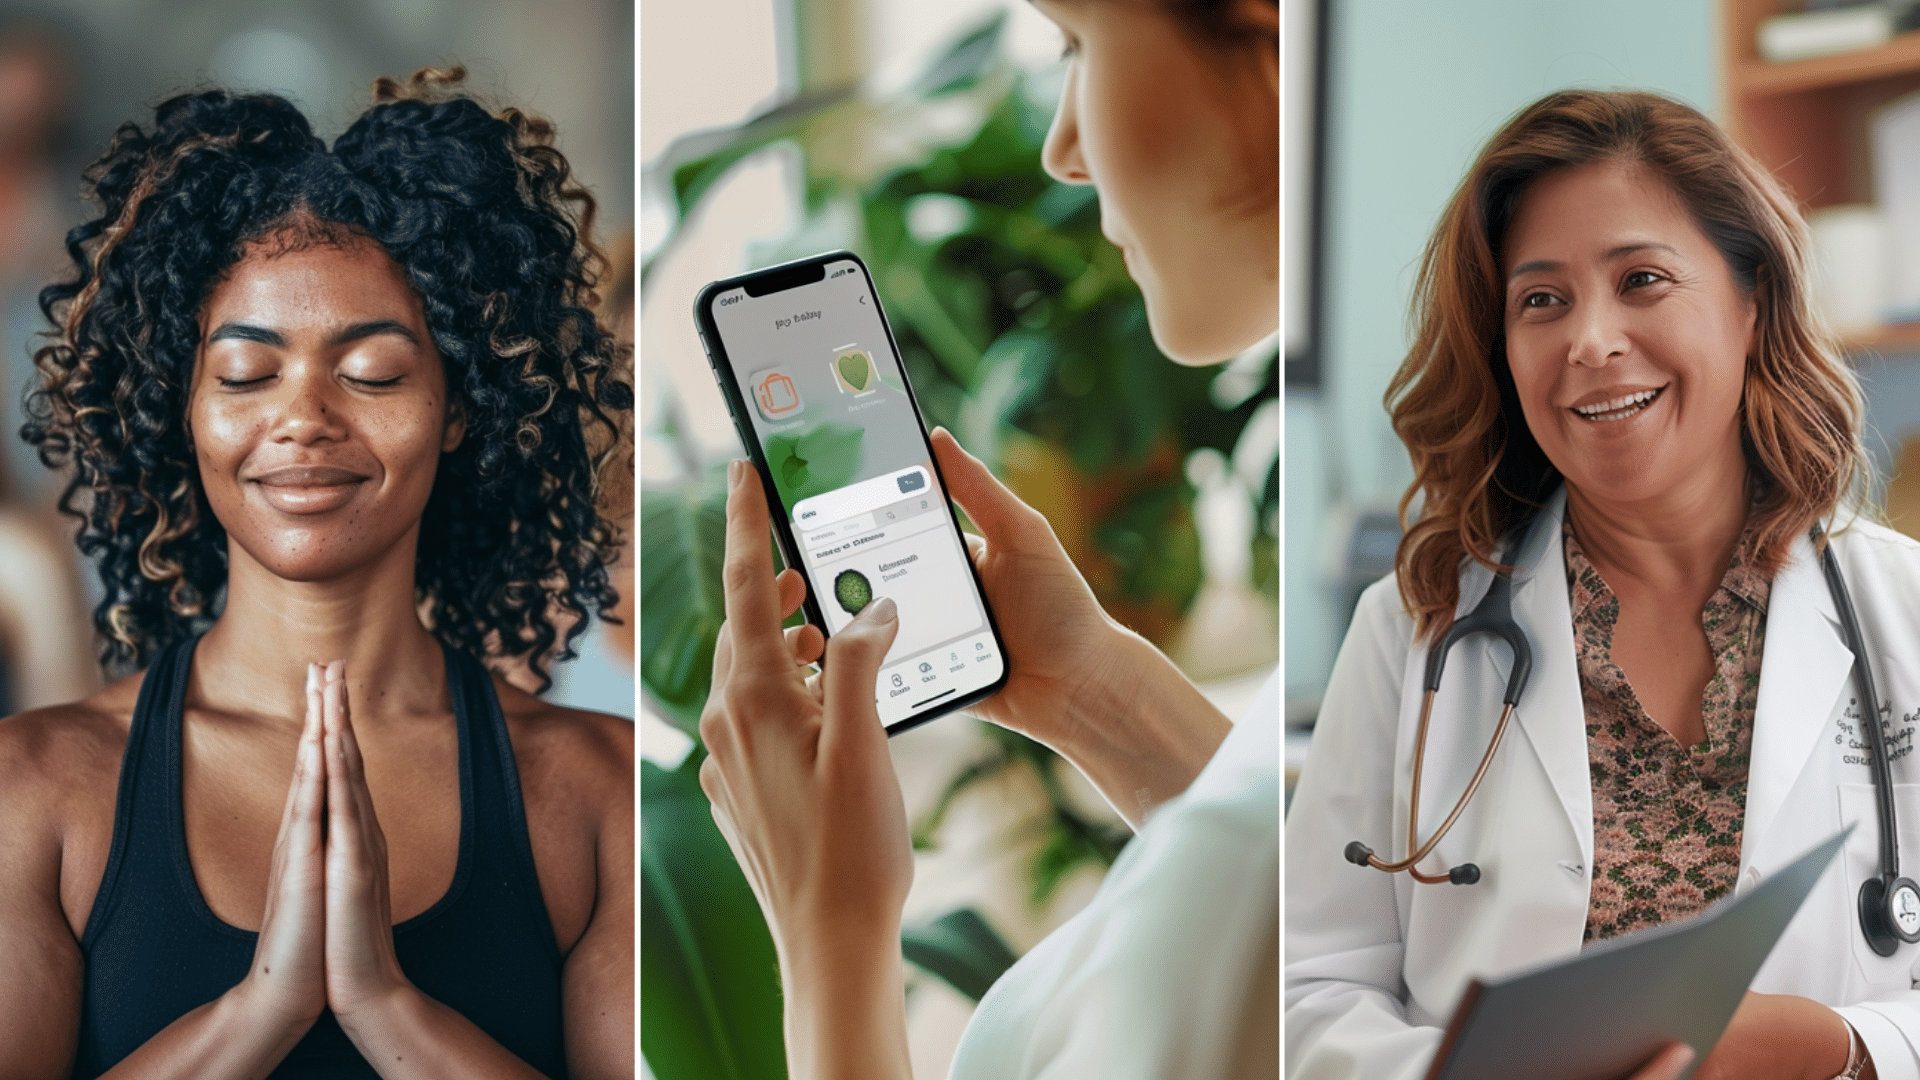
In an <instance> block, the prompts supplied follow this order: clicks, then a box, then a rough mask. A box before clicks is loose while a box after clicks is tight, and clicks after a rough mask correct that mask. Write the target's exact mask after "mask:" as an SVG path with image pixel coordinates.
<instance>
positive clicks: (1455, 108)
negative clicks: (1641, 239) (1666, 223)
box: [1285, 0, 1920, 775]
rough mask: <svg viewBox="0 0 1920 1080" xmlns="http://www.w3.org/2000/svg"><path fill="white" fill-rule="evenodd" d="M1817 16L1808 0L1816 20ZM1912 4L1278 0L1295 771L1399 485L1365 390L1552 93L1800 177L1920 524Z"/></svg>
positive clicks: (1918, 220)
mask: <svg viewBox="0 0 1920 1080" xmlns="http://www.w3.org/2000/svg"><path fill="white" fill-rule="evenodd" d="M1810 9H1811V10H1810ZM1917 14H1920V13H1917V12H1916V10H1915V6H1914V5H1913V4H1911V3H1907V2H1900V3H1891V4H1888V3H1832V2H1822V0H1812V2H1807V0H1616V2H1614V3H1610V4H1590V3H1584V2H1581V0H1471V2H1467V0H1461V2H1457V3H1449V4H1407V3H1400V2H1397V0H1289V22H1288V35H1289V36H1288V39H1287V50H1288V55H1287V62H1288V64H1289V79H1290V81H1289V84H1288V85H1289V87H1290V88H1291V89H1292V90H1293V97H1292V99H1291V101H1290V104H1289V108H1288V113H1287V123H1288V125H1289V130H1288V132H1287V136H1288V142H1287V146H1288V158H1287V171H1288V185H1289V188H1288V190H1289V193H1290V197H1291V198H1292V200H1293V201H1292V203H1291V204H1290V206H1289V218H1288V232H1287V246H1288V267H1289V271H1290V273H1291V275H1292V277H1291V279H1290V280H1291V282H1292V283H1293V284H1294V286H1295V287H1294V288H1293V289H1292V291H1291V293H1290V295H1289V296H1288V297H1287V301H1288V314H1287V326H1288V340H1287V365H1286V367H1287V376H1286V422H1285V431H1286V462H1287V468H1286V475H1287V481H1288V483H1287V487H1286V495H1285V507H1286V520H1287V522H1288V528H1287V531H1286V540H1285V545H1286V564H1285V565H1286V572H1285V576H1286V635H1285V637H1286V659H1285V663H1286V702H1287V705H1286V710H1287V718H1288V721H1289V728H1290V730H1289V734H1288V751H1287V753H1288V759H1289V775H1291V774H1292V772H1293V771H1294V769H1295V768H1297V765H1298V763H1299V761H1300V760H1301V759H1302V756H1303V755H1304V753H1305V746H1306V740H1307V731H1308V729H1310V727H1311V725H1312V722H1313V718H1314V715H1315V713H1316V712H1317V710H1318V706H1319V700H1320V694H1321V692H1322V690H1323V689H1324V687H1325V685H1326V680H1327V675H1328V672H1329V670H1330V669H1331V667H1332V665H1333V658H1334V654H1335V652H1336V650H1337V649H1338V648H1339V645H1340V641H1341V638H1342V637H1343V636H1344V634H1345V632H1346V626H1347V621H1348V619H1349V618H1350V616H1351V613H1352V609H1353V604H1354V601H1355V600H1356V599H1357V597H1358V595H1359V592H1360V590H1361V589H1363V588H1364V587H1365V586H1366V585H1367V584H1369V583H1371V582H1372V581H1374V580H1375V579H1377V578H1379V577H1380V576H1382V575H1384V574H1385V573H1387V572H1388V571H1390V570H1391V569H1392V561H1393V552H1394V547H1395V545H1396V544H1397V543H1398V540H1399V535H1400V531H1399V524H1398V521H1397V517H1396V506H1397V503H1398V501H1399V499H1400V497H1401V495H1402V494H1403V493H1404V492H1405V490H1406V486H1407V484H1408V483H1409V482H1410V481H1411V479H1412V470H1411V467H1410V465H1409V463H1408V460H1407V455H1406V452H1405V451H1404V450H1403V449H1402V447H1401V445H1400V442H1399V440H1398V439H1397V438H1395V437H1394V434H1393V431H1392V429H1391V427H1390V426H1389V424H1388V418H1387V413H1386V410H1385V408H1384V407H1383V405H1382V403H1381V396H1382V394H1384V393H1385V391H1386V387H1387V382H1388V380H1389V379H1390V378H1391V376H1392V374H1393V372H1394V370H1395V368H1397V367H1398V365H1399V364H1400V361H1401V360H1402V358H1403V357H1404V356H1405V351H1406V348H1407V346H1408V344H1409V342H1410V334H1409V332H1408V327H1407V303H1408V298H1409V291H1410V289H1411V287H1412V283H1413V277H1414V273H1415V271H1416V270H1417V267H1418V261H1419V257H1420V253H1421V250H1422V248H1423V247H1424V245H1425V243H1426V241H1427V238H1428V235H1429V234H1430V233H1431V231H1432V229H1433V226H1434V224H1435V222H1436V221H1437V220H1438V218H1439V215H1440V212H1441V209H1442V207H1443V206H1444V204H1445V202H1446V200H1447V198H1448V197H1449V196H1450V195H1451V194H1452V193H1453V190H1454V188H1455V187H1456V186H1457V185H1458V184H1459V182H1460V179H1461V177H1462V176H1463V175H1464V173H1465V172H1466V169H1467V167H1468V165H1469V164H1471V162H1472V160H1473V157H1474V155H1475V154H1476V153H1477V152H1478V149H1479V147H1480V145H1481V143H1483V142H1484V141H1485V140H1486V139H1487V138H1488V137H1489V136H1491V135H1492V134H1493V132H1494V131H1495V129H1496V128H1498V127H1499V126H1500V124H1501V123H1502V122H1503V121H1504V120H1505V119H1506V118H1507V117H1509V116H1510V115H1512V114H1513V113H1514V112H1516V111H1517V110H1519V109H1520V108H1521V107H1522V106H1524V105H1526V104H1528V103H1529V102H1531V101H1533V100H1534V99H1536V98H1538V97H1540V96H1542V95H1544V94H1546V93H1548V92H1550V91H1553V90H1557V89H1561V88H1563V87H1570V86H1581V87H1595V88H1634V89H1648V90H1655V91H1659V92H1661V93H1665V94H1669V95H1672V96H1674V97H1677V98H1680V99H1681V100H1684V101H1686V102H1688V103H1690V104H1692V105H1694V106H1695V107H1697V108H1699V109H1701V110H1702V111H1704V112H1706V113H1707V114H1708V115H1710V116H1712V117H1714V118H1715V119H1716V120H1717V121H1718V122H1719V123H1720V124H1722V125H1723V126H1725V127H1726V128H1727V130H1728V131H1729V132H1730V133H1731V134H1732V135H1733V137H1734V138H1735V139H1736V140H1738V141H1739V142H1740V143H1741V144H1742V145H1743V146H1745V147H1746V148H1747V149H1748V150H1749V151H1751V152H1753V153H1754V154H1756V155H1757V156H1758V157H1759V159H1760V161H1761V162H1762V163H1763V164H1765V165H1767V166H1768V167H1770V168H1773V169H1774V170H1775V171H1776V172H1777V174H1778V175H1780V176H1781V177H1782V178H1783V179H1784V180H1786V181H1787V183H1788V184H1789V185H1790V186H1791V187H1792V189H1793V190H1794V193H1795V194H1796V195H1797V196H1798V198H1799V199H1800V200H1801V205H1802V208H1803V210H1805V211H1806V212H1807V213H1808V216H1809V219H1810V221H1811V223H1812V225H1813V229H1814V236H1815V248H1816V255H1817V256H1818V258H1819V261H1820V263H1821V269H1820V273H1821V275H1822V276H1821V286H1820V288H1821V304H1822V307H1823V309H1824V311H1825V313H1826V316H1827V318H1828V320H1829V322H1830V323H1831V324H1832V325H1834V326H1835V327H1836V328H1837V329H1838V330H1839V331H1840V332H1841V335H1842V338H1843V340H1844V342H1845V344H1846V348H1847V353H1848V355H1849V357H1850V358H1851V359H1852V360H1853V362H1854V365H1855V370H1856V371H1857V372H1858V373H1859V376H1860V379H1861V382H1862V384H1863V386H1864V388H1865V390H1866V399H1867V421H1868V425H1869V432H1868V437H1867V443H1868V448H1869V450H1870V452H1871V453H1872V455H1873V458H1874V463H1875V466H1876V468H1877V471H1878V474H1879V481H1880V484H1881V486H1882V488H1883V489H1884V492H1885V495H1886V499H1887V509H1888V514H1889V517H1890V518H1891V519H1892V522H1893V524H1894V525H1895V527H1897V528H1900V529H1902V530H1904V531H1906V532H1908V533H1909V534H1913V535H1920V321H1915V320H1920V31H1915V30H1913V29H1911V27H1913V26H1915V25H1916V21H1917V20H1916V15H1917Z"/></svg>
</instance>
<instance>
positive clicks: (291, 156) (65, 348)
mask: <svg viewBox="0 0 1920 1080" xmlns="http://www.w3.org/2000/svg"><path fill="white" fill-rule="evenodd" d="M464 76H465V72H464V71H463V70H462V69H460V68H450V69H444V70H437V69H431V68H429V69H424V70H422V71H420V72H418V73H416V74H415V75H414V76H413V77H412V79H410V80H409V81H408V82H406V83H401V82H397V81H395V80H391V79H381V80H380V81H378V82H376V83H375V84H374V102H375V103H374V105H373V106H372V107H371V108H369V109H368V110H367V111H366V113H364V114H363V115H362V116H361V117H360V118H359V119H358V120H357V121H355V122H354V123H353V125H352V126H351V127H349V128H348V129H347V130H346V131H345V132H344V133H343V134H342V135H341V136H340V137H339V138H338V139H336V140H335V141H334V144H333V147H332V149H331V150H329V149H328V148H327V146H326V144H325V143H324V142H322V141H321V140H320V139H318V138H316V137H315V136H314V134H313V130H312V128H311V126H310V125H309V124H308V122H307V119H306V117H305V116H303V115H301V113H300V111H299V109H297V108H296V107H295V106H294V105H293V104H291V103H290V102H288V101H286V100H285V99H283V98H280V97H276V96H273V95H270V94H238V93H230V92H227V91H224V90H207V91H202V92H197V93H190V94H183V95H180V96H178V97H174V98H171V99H169V100H167V101H165V102H163V103H162V104H160V105H159V106H158V107H157V108H156V109H155V110H154V116H153V123H152V125H151V126H150V127H146V128H143V127H141V126H140V125H139V124H136V123H131V122H130V123H127V124H124V125H122V126H121V127H120V129H119V130H118V131H117V132H116V134H115V136H114V138H113V142H112V144H111V147H110V148H109V149H108V151H107V152H106V154H105V156H103V157H101V158H100V159H99V160H98V161H96V162H95V163H94V164H93V165H92V166H91V167H90V168H89V169H88V170H87V172H86V174H85V180H86V183H87V187H88V193H89V194H90V195H91V197H92V198H93V199H94V200H95V201H97V202H98V203H99V206H100V215H99V216H98V217H97V218H94V219H93V220H91V221H88V222H86V223H85V224H83V225H80V226H78V227H76V228H74V229H73V230H72V231H71V232H69V233H68V234H67V243H66V248H67V254H68V255H69V256H70V257H71V259H72V261H73V276H72V278H71V280H67V281H63V282H60V283H58V284H54V285H51V286H49V287H47V288H46V289H44V290H42V291H41V293H40V309H41V311H42V312H43V313H45V315H46V317H47V318H48V319H49V320H51V321H52V323H53V324H54V326H55V328H56V329H55V330H54V331H53V332H52V333H50V334H49V335H48V337H49V338H50V339H51V342H50V344H47V345H46V346H44V347H43V348H41V349H39V350H38V351H37V352H36V353H35V354H34V362H35V365H36V367H37V368H38V369H39V379H38V384H37V386H36V387H35V388H34V389H33V390H31V391H30V392H29V393H28V395H27V415H28V417H29V419H28V422H27V423H26V425H25V426H24V427H23V428H22V430H21V434H22V435H23V436H24V437H25V438H26V439H27V440H28V441H29V442H31V443H33V444H34V445H35V446H36V448H37V449H38V453H39V456H40V459H41V461H42V462H44V463H45V464H46V465H48V466H49V467H53V468H64V467H67V466H69V465H70V466H72V468H73V471H72V474H71V478H70V480H69V482H68V484H67V486H66V489H65V492H64V493H63V495H62V497H61V501H60V507H61V510H62V511H63V512H65V513H67V514H69V515H71V516H73V517H76V518H78V519H79V520H80V522H81V527H80V530H79V536H78V542H79V546H80V550H81V551H82V552H83V553H85V554H86V555H87V556H88V557H90V558H91V559H93V560H94V561H95V562H96V563H97V564H98V566H99V569H100V576H101V579H102V581H103V582H104V584H105V587H106V596H105V599H103V600H102V601H101V602H100V604H99V606H98V607H97V608H95V610H94V622H95V624H96V626H97V627H98V628H99V631H100V633H101V636H102V637H103V639H104V642H105V644H104V645H103V655H102V657H101V659H102V662H103V663H104V664H105V665H106V666H107V667H109V668H110V669H126V668H131V667H138V666H143V665H145V664H146V663H148V662H149V661H150V659H151V658H152V656H153V655H154V654H155V653H156V652H157V651H158V650H160V649H162V648H164V647H165V646H167V645H168V644H170V643H172V642H174V641H176V640H179V639H181V638H183V637H186V636H189V635H191V634H194V633H197V632H198V631H199V630H201V629H203V628H204V627H205V626H206V625H207V624H208V623H209V622H210V621H211V620H212V618H213V617H214V616H215V615H216V614H217V612H218V610H219V609H220V607H221V605H222V604H223V603H224V588H225V584H226V578H227V550H226V543H225V539H226V534H225V530H224V529H222V528H221V525H220V523H219V521H218V520H216V519H215V518H214V516H213V513H212V512H211V510H210V509H209V507H208V505H207V502H206V498H205V496H204V494H203V492H202V490H201V487H200V478H199V470H198V467H197V466H196V464H195V460H194V455H193V452H192V448H191V446H190V445H189V441H188V433H187V430H186V424H185V417H186V409H187V388H188V386H189V384H190V380H191V378H192V374H193V365H194V358H195V355H196V352H197V348H198V346H199V342H200V333H201V331H200V326H199V322H200V315H201V311H202V307H203V305H204V304H205V302H206V300H207V298H208V296H209V294H210V293H211V292H212V290H213V288H214V286H215V285H216V284H217V283H218V282H219V281H220V280H221V279H222V278H223V276H224V275H225V274H227V273H228V272H229V271H230V270H231V269H232V267H233V266H234V264H235V263H236V262H237V261H238V260H239V259H240V258H241V256H242V255H243V254H244V252H245V251H246V250H247V249H248V247H249V245H254V244H259V243H262V242H272V243H274V244H275V245H276V246H277V245H278V243H279V242H282V241H284V240H285V239H286V238H287V237H289V236H291V237H293V238H294V239H295V242H299V243H340V242H342V238H343V237H344V238H346V239H347V240H349V241H350V240H352V239H353V238H355V237H364V238H365V239H368V240H371V241H373V242H374V243H377V244H378V245H379V246H380V248H381V249H383V250H384V251H385V252H386V254H387V255H388V256H389V257H390V258H392V259H393V261H394V262H395V264H397V265H398V266H399V267H400V268H401V269H402V270H404V271H405V272H406V275H407V279H408V280H409V281H410V282H411V283H412V285H413V288H414V290H415V291H416V292H417V293H418V294H419V296H420V299H421V303H422V305H423V307H424V309H425V312H426V319H427V325H428V327H429V329H430V330H431V332H432V334H433V341H434V344H435V346H436V347H438V349H439V351H440V355H441V357H442V359H443V361H444V363H445V365H446V372H447V384H448V387H449V390H450V392H451V393H452V394H454V395H455V400H456V401H458V402H459V404H460V405H461V407H462V408H463V410H464V413H465V417H466V423H467V432H466V437H465V439H464V440H463V441H462V442H461V444H460V446H459V447H458V448H457V449H455V450H453V451H452V452H450V453H448V454H446V455H444V456H443V457H442V458H441V460H440V465H439V470H438V473H437V474H436V477H435V480H434V487H433V494H432V496H431V498H430V499H429V501H428V503H427V507H426V511H425V515H424V518H423V521H422V523H421V531H420V543H419V554H418V558H417V562H416V565H415V575H416V576H415V582H416V586H415V587H416V589H417V591H418V596H417V599H418V602H419V607H420V610H421V613H422V618H423V620H424V621H425V622H426V624H427V625H428V627H429V628H430V629H431V630H432V631H433V633H434V634H435V636H437V637H438V638H439V639H440V640H442V641H443V642H445V643H447V644H448V645H450V646H452V647H455V648H458V649H462V650H464V651H466V652H468V653H471V654H473V655H475V656H480V657H484V658H520V657H524V658H525V659H526V662H527V663H528V665H529V666H530V667H531V669H532V670H533V673H534V674H535V675H536V676H537V677H538V678H539V679H540V680H541V683H542V685H543V687H544V686H545V685H549V684H550V680H548V677H547V675H546V671H545V658H546V657H547V656H548V655H549V654H550V653H553V652H554V644H555V641H556V639H557V638H558V632H557V630H556V625H557V624H561V623H566V624H570V625H569V628H568V630H567V631H566V642H565V643H564V648H562V649H561V650H560V652H559V655H560V656H561V657H562V658H566V657H570V656H571V655H572V648H571V646H572V642H573V640H574V639H575V638H576V637H577V636H578V635H579V634H580V633H581V632H583V631H584V629H585V626H586V622H587V618H588V617H589V613H590V612H591V613H592V614H595V615H601V616H602V617H604V613H605V611H606V609H607V608H609V607H611V606H612V605H613V604H614V603H615V602H616V600H617V597H616V594H615V592H614V590H613V588H612V586H611V585H610V584H609V581H608V576H607V570H606V565H607V563H608V561H609V560H610V559H612V558H613V557H614V556H615V555H616V554H617V550H618V544H619V543H620V542H621V537H620V536H619V535H618V531H617V529H616V528H615V527H614V526H613V525H612V524H610V523H609V522H607V521H606V520H604V519H603V518H602V517H601V516H600V514H599V513H598V512H597V510H596V508H595V494H596V483H597V480H596V477H597V475H598V470H597V468H596V466H597V465H598V464H600V463H599V462H597V461H595V460H594V454H592V453H591V452H590V451H589V441H590V440H589V439H588V437H587V436H588V429H589V428H590V427H592V426H594V425H604V426H605V427H604V430H606V431H609V432H611V431H617V430H619V427H620V424H619V422H618V419H617V417H618V414H620V413H621V412H623V411H630V410H631V408H632V402H633V390H632V386H631V385H630V384H629V383H628V382H625V381H623V380H622V378H621V375H620V368H619V367H618V366H617V361H618V360H619V355H618V350H619V348H620V347H619V346H617V345H616V343H615V340H614V337H613V335H612V334H611V333H610V332H609V331H608V330H607V329H606V328H603V327H602V326H601V325H599V324H598V323H597V322H596V321H595V317H594V308H595V305H596V303H597V300H598V297H597V296H596V294H595V291H594V290H595V286H596V284H597V283H598V281H599V279H600V278H601V276H602V275H603V274H604V271H605V267H604V260H603V259H602V258H601V257H600V255H599V253H598V251H597V250H596V249H595V248H594V246H593V244H592V242H591V238H590V237H591V230H592V220H593V200H592V197H591V196H590V195H588V194H587V192H586V191H585V190H584V189H582V188H581V187H579V186H578V185H577V184H575V183H574V182H573V181H572V179H571V178H570V173H569V168H568V165H567V161H566V159H565V158H564V157H563V156H561V154H560V152H559V151H558V150H556V149H555V148H554V147H553V146H552V139H553V128H552V126H551V125H550V124H548V123H547V122H546V121H544V120H541V119H539V118H537V117H534V116H531V115H529V114H527V113H524V112H521V111H519V110H516V109H507V110H504V111H502V112H499V113H492V112H489V111H488V110H487V109H486V108H484V107H483V106H481V105H480V104H479V103H477V102H476V101H474V100H473V99H472V98H470V97H467V96H463V95H461V94H459V93H458V89H457V87H458V84H459V82H460V81H461V80H462V79H463V78H464ZM615 441H616V440H613V439H608V438H594V439H592V440H591V442H593V443H594V444H597V446H598V447H599V448H601V456H605V455H607V454H611V453H613V452H615V447H614V446H613V445H612V444H613V443H614V442H615Z"/></svg>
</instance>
